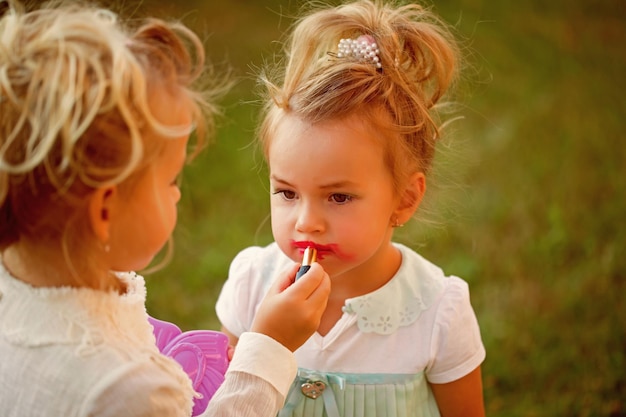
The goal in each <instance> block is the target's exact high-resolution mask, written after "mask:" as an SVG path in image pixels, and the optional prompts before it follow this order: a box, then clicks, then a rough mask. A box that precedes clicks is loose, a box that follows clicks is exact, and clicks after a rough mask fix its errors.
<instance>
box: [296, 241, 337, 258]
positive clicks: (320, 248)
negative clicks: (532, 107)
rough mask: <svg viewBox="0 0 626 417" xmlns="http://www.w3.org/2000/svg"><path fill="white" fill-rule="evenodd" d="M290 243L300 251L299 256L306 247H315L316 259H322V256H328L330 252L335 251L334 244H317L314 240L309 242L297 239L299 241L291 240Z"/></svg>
mask: <svg viewBox="0 0 626 417" xmlns="http://www.w3.org/2000/svg"><path fill="white" fill-rule="evenodd" d="M292 245H293V246H294V247H295V248H297V249H298V250H299V252H300V256H302V254H303V253H304V250H305V249H306V248H308V247H313V248H315V250H316V251H317V259H318V260H320V261H321V260H322V259H324V256H328V255H330V254H332V253H334V252H335V247H336V245H332V244H331V245H318V244H316V243H315V242H309V241H299V242H296V241H294V242H292Z"/></svg>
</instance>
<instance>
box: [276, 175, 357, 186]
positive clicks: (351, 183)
mask: <svg viewBox="0 0 626 417" xmlns="http://www.w3.org/2000/svg"><path fill="white" fill-rule="evenodd" d="M270 180H273V181H276V182H278V183H281V184H284V185H286V186H289V187H293V185H292V184H291V183H290V182H289V181H287V180H283V179H282V178H279V177H277V176H276V175H273V174H272V175H270ZM358 185H359V184H357V183H356V182H354V181H347V180H344V181H336V182H331V183H329V184H324V185H320V186H319V188H321V189H322V190H326V189H336V188H345V187H356V186H358Z"/></svg>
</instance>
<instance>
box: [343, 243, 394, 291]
mask: <svg viewBox="0 0 626 417" xmlns="http://www.w3.org/2000/svg"><path fill="white" fill-rule="evenodd" d="M401 263H402V254H401V253H400V251H399V250H398V248H396V247H395V246H393V245H392V244H391V243H390V244H389V245H388V246H385V247H384V248H382V249H381V251H380V252H379V253H378V254H377V255H375V256H374V257H372V258H371V259H370V260H369V261H368V262H366V263H364V264H361V265H359V266H358V267H356V268H354V269H351V270H349V271H346V272H344V273H342V274H341V275H333V276H331V280H332V289H331V297H332V298H335V299H343V300H345V299H347V298H354V297H358V296H361V295H365V294H369V293H371V292H373V291H376V290H377V289H379V288H380V287H382V286H383V285H385V284H386V283H387V282H389V280H391V278H393V276H394V275H395V274H396V272H397V271H398V269H399V268H400V265H401Z"/></svg>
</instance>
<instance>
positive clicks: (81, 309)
mask: <svg viewBox="0 0 626 417" xmlns="http://www.w3.org/2000/svg"><path fill="white" fill-rule="evenodd" d="M120 278H121V279H123V280H124V281H125V282H126V283H127V285H128V291H127V292H126V293H125V294H123V295H120V294H117V293H112V292H111V293H107V292H103V291H95V290H91V289H84V288H81V289H76V288H34V287H32V286H30V285H28V284H25V283H23V282H21V281H19V280H17V279H15V278H14V277H12V276H11V275H10V274H9V272H8V271H6V269H5V268H4V266H2V265H1V264H0V415H1V416H3V417H22V416H24V417H26V416H28V417H58V416H64V417H70V416H77V417H78V416H80V417H83V416H85V417H86V416H94V417H96V416H97V417H109V416H111V417H113V416H115V417H122V416H128V417H139V416H142V417H143V416H159V417H161V416H162V417H169V416H172V417H179V416H180V417H182V416H186V417H187V416H190V415H191V409H192V406H193V395H194V391H193V387H192V385H191V381H190V379H189V377H188V376H187V375H186V374H185V372H184V371H183V369H182V367H181V366H180V365H179V364H178V363H176V362H175V361H174V360H172V359H170V358H167V357H165V356H163V355H161V354H160V353H159V351H158V349H157V347H156V344H155V340H154V335H153V333H152V327H151V326H150V324H149V323H148V320H147V313H146V309H145V299H146V290H145V284H144V280H143V278H142V277H141V276H138V275H136V274H132V273H131V274H120ZM295 374H296V364H295V360H294V356H293V354H292V353H291V352H290V351H289V350H288V349H286V348H285V347H283V346H282V345H280V344H279V343H278V342H276V341H274V340H273V339H271V338H269V337H267V336H265V335H262V334H258V333H246V334H243V335H242V337H241V339H240V341H239V344H238V346H237V350H236V352H235V356H234V358H233V360H232V362H231V364H230V366H229V370H228V372H227V373H226V379H225V381H224V383H223V385H222V386H221V387H220V389H219V390H218V391H217V392H216V394H215V395H214V397H213V398H212V400H211V401H210V403H209V406H208V407H207V409H206V411H205V413H204V414H203V416H219V417H226V416H237V417H240V416H244V417H245V416H248V417H257V416H258V417H262V416H274V415H276V413H277V411H278V410H279V409H280V408H281V407H282V405H283V403H284V400H285V395H286V393H287V391H288V389H289V385H290V384H291V382H292V381H293V378H294V376H295Z"/></svg>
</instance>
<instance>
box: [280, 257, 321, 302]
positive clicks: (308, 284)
mask: <svg viewBox="0 0 626 417" xmlns="http://www.w3.org/2000/svg"><path fill="white" fill-rule="evenodd" d="M325 275H326V272H325V271H324V269H323V268H322V266H321V265H320V264H318V263H317V262H314V263H313V264H312V265H311V268H310V269H309V270H308V271H307V273H306V274H304V275H302V277H301V278H300V279H299V280H297V281H296V282H294V283H293V284H291V286H290V287H289V288H287V289H286V290H285V291H289V292H292V293H293V294H294V295H295V296H297V297H299V298H304V299H308V298H309V297H310V296H311V294H313V292H315V291H316V290H317V288H318V287H319V286H320V284H321V283H322V282H323V281H324V276H325Z"/></svg>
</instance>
